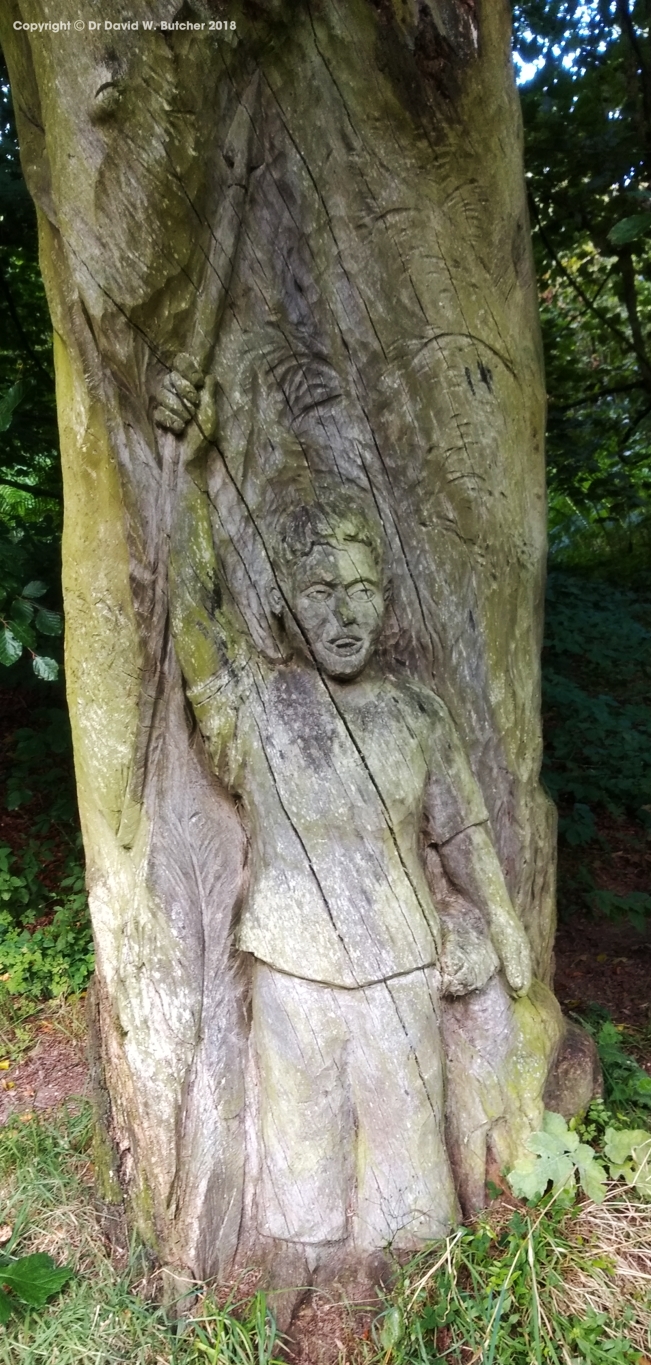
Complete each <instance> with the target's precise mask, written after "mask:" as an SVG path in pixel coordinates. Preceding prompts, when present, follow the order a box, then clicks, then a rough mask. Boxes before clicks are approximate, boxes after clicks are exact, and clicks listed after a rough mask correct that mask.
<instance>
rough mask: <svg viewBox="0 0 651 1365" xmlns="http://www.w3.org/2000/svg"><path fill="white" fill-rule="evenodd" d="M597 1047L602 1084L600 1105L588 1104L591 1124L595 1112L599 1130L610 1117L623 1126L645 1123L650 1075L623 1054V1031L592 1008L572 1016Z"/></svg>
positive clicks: (649, 1104)
mask: <svg viewBox="0 0 651 1365" xmlns="http://www.w3.org/2000/svg"><path fill="white" fill-rule="evenodd" d="M576 1017H577V1019H578V1022H579V1023H580V1024H581V1025H582V1027H583V1028H585V1029H587V1030H588V1032H589V1033H591V1034H592V1036H593V1038H594V1039H595V1042H596V1044H597V1049H598V1052H599V1061H600V1063H601V1070H602V1075H603V1081H604V1100H603V1105H602V1106H600V1107H599V1108H597V1107H596V1106H595V1105H594V1104H593V1105H591V1107H590V1110H589V1111H588V1115H589V1117H590V1116H591V1118H592V1121H593V1122H595V1121H596V1120H597V1119H598V1114H599V1111H600V1112H601V1116H602V1128H603V1127H606V1126H607V1125H608V1124H609V1123H611V1122H612V1120H613V1116H614V1117H615V1118H616V1119H617V1120H619V1121H620V1123H622V1122H623V1123H624V1124H626V1125H631V1124H634V1123H638V1124H639V1126H640V1127H641V1126H642V1125H643V1124H644V1123H648V1122H649V1115H650V1114H651V1076H649V1075H648V1074H647V1072H646V1071H644V1070H643V1068H642V1067H641V1066H640V1065H639V1064H638V1063H637V1062H636V1061H635V1058H634V1057H632V1056H631V1055H630V1053H629V1052H627V1051H626V1048H625V1046H624V1032H623V1029H621V1028H618V1027H617V1025H616V1024H613V1022H612V1019H610V1018H609V1017H608V1015H607V1012H606V1011H605V1010H601V1009H599V1008H597V1007H595V1006H593V1009H592V1010H591V1012H590V1014H589V1015H587V1016H586V1015H585V1014H584V1015H581V1016H578V1015H577V1016H576Z"/></svg>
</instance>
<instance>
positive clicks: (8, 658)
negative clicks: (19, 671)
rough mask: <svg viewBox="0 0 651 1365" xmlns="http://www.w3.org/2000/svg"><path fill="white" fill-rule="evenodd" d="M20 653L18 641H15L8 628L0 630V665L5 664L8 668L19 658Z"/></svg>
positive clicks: (21, 649) (20, 648)
mask: <svg viewBox="0 0 651 1365" xmlns="http://www.w3.org/2000/svg"><path fill="white" fill-rule="evenodd" d="M22 652H23V647H22V645H21V643H20V640H18V639H16V636H15V635H14V633H13V631H11V630H10V629H9V627H8V626H5V627H4V628H3V629H2V630H0V664H5V666H6V667H7V668H9V667H10V666H11V664H15V662H16V660H17V659H19V658H20V656H21V654H22Z"/></svg>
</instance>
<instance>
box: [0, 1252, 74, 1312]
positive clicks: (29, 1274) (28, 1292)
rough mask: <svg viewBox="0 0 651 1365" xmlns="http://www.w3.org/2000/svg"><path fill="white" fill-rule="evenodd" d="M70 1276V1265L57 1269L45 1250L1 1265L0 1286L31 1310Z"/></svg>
mask: <svg viewBox="0 0 651 1365" xmlns="http://www.w3.org/2000/svg"><path fill="white" fill-rule="evenodd" d="M71 1275H72V1270H71V1269H70V1268H69V1266H58V1265H57V1264H56V1262H55V1261H53V1260H52V1257H51V1256H48V1255H47V1252H44V1251H37V1252H34V1254H33V1255H32V1256H21V1257H20V1258H19V1259H18V1260H17V1261H13V1262H9V1263H8V1264H6V1265H2V1266H0V1283H1V1284H3V1285H4V1286H5V1288H7V1289H11V1290H12V1291H13V1293H14V1294H15V1295H16V1297H17V1298H19V1299H20V1300H21V1301H22V1302H23V1303H26V1304H29V1306H30V1307H31V1308H42V1307H43V1305H44V1304H46V1303H47V1301H48V1299H50V1298H51V1297H52V1295H53V1294H58V1292H59V1290H60V1289H62V1288H63V1286H64V1284H66V1283H67V1281H68V1280H69V1279H70V1277H71Z"/></svg>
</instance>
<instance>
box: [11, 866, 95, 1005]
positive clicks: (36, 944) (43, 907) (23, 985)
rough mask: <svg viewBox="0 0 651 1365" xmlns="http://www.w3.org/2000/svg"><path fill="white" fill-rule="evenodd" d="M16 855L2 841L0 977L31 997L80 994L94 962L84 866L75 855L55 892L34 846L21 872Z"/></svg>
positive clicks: (16, 992)
mask: <svg viewBox="0 0 651 1365" xmlns="http://www.w3.org/2000/svg"><path fill="white" fill-rule="evenodd" d="M37 847H38V846H37ZM17 861H18V860H17V859H15V858H14V857H13V856H12V853H11V849H10V848H9V846H8V845H7V844H0V981H2V982H3V984H4V989H5V991H7V992H8V993H9V994H11V995H22V996H27V997H29V998H31V999H47V998H49V997H50V996H57V995H62V994H67V993H69V992H72V993H73V994H78V992H79V991H81V990H83V989H84V988H85V987H86V985H87V984H88V980H89V977H90V975H91V972H92V971H93V966H94V954H93V940H92V933H91V928H90V921H89V918H88V906H87V899H86V892H85V888H84V874H83V870H82V868H81V867H80V866H79V864H78V863H75V861H74V859H71V860H70V861H69V864H68V872H67V875H66V876H64V877H62V879H61V881H60V885H59V889H58V891H57V893H56V894H55V893H54V892H48V891H47V890H45V889H44V888H43V886H42V884H41V883H40V882H39V880H38V876H37V871H38V863H37V862H36V860H35V858H34V854H33V852H32V857H31V859H30V858H29V857H26V856H24V857H23V860H22V864H21V866H20V871H19V872H18V874H17V873H16V864H17Z"/></svg>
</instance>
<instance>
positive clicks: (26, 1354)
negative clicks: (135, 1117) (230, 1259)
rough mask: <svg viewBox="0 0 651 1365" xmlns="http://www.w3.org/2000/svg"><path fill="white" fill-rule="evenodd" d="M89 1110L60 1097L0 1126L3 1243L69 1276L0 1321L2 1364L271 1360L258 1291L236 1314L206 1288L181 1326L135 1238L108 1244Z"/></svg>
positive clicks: (268, 1327) (269, 1329) (264, 1364)
mask: <svg viewBox="0 0 651 1365" xmlns="http://www.w3.org/2000/svg"><path fill="white" fill-rule="evenodd" d="M90 1138H91V1111H90V1106H89V1105H88V1104H87V1103H85V1102H82V1103H79V1104H74V1105H73V1104H67V1105H64V1106H62V1107H61V1108H60V1109H59V1110H57V1111H54V1112H53V1113H52V1114H50V1116H48V1117H47V1118H37V1117H34V1116H32V1117H31V1118H30V1120H29V1121H28V1122H23V1121H22V1120H21V1118H19V1117H14V1118H12V1119H11V1120H10V1121H9V1123H8V1124H6V1126H5V1127H4V1128H3V1129H2V1130H0V1198H1V1200H2V1210H1V1217H2V1222H3V1224H5V1225H7V1226H6V1227H5V1228H4V1229H3V1231H4V1232H5V1233H6V1231H7V1228H8V1227H9V1226H11V1227H12V1228H13V1233H12V1236H11V1240H10V1241H9V1242H8V1243H6V1245H5V1247H4V1249H5V1250H9V1251H10V1252H13V1253H14V1254H16V1255H26V1254H28V1253H30V1252H34V1251H46V1252H48V1253H49V1254H50V1255H51V1256H53V1257H54V1259H55V1260H56V1261H57V1263H59V1264H67V1265H71V1266H72V1267H73V1269H74V1272H75V1275H74V1278H73V1280H72V1281H71V1282H70V1284H69V1286H68V1287H67V1288H66V1289H65V1291H64V1292H63V1293H62V1294H61V1295H60V1296H59V1297H58V1298H56V1299H54V1300H52V1302H51V1303H50V1304H49V1305H48V1306H47V1308H46V1309H44V1310H39V1311H38V1312H35V1311H32V1312H28V1311H25V1312H24V1313H22V1314H21V1315H20V1316H16V1317H15V1318H14V1319H12V1321H11V1322H10V1324H9V1326H8V1327H7V1328H6V1329H4V1330H3V1329H0V1365H19V1362H20V1363H22V1362H24V1365H41V1362H43V1365H81V1362H86V1361H87V1362H89V1365H90V1363H91V1362H92V1365H114V1363H115V1365H117V1363H118V1362H120V1365H123V1363H125V1362H129V1365H190V1363H191V1362H192V1363H193V1365H194V1362H197V1363H198V1362H202V1365H206V1362H211V1361H215V1362H216V1361H220V1362H222V1361H223V1362H233V1365H268V1362H270V1360H271V1359H272V1356H273V1350H274V1347H275V1341H274V1332H273V1322H272V1319H271V1316H270V1315H269V1314H268V1312H267V1311H266V1304H265V1301H264V1297H263V1296H262V1295H254V1296H253V1297H252V1299H251V1300H250V1301H248V1302H247V1303H246V1304H245V1305H243V1312H241V1313H239V1312H238V1313H237V1314H236V1313H234V1312H233V1311H231V1310H233V1309H234V1308H236V1307H237V1308H239V1305H236V1302H235V1299H234V1298H232V1299H231V1300H230V1301H229V1302H228V1303H227V1304H226V1305H221V1306H220V1305H219V1304H217V1303H215V1302H213V1301H212V1300H211V1298H210V1297H209V1296H208V1295H205V1296H204V1297H203V1298H202V1299H201V1300H200V1301H199V1306H198V1308H197V1309H196V1316H195V1318H194V1320H193V1321H191V1322H190V1323H188V1324H186V1326H185V1330H182V1331H178V1329H177V1328H176V1326H175V1325H174V1324H173V1323H171V1322H170V1319H169V1317H168V1315H167V1314H166V1312H165V1310H164V1309H163V1308H162V1307H161V1306H160V1305H159V1303H158V1302H157V1299H158V1298H159V1296H160V1290H161V1283H160V1273H159V1271H158V1270H157V1268H156V1267H155V1266H153V1265H152V1264H151V1262H150V1260H149V1259H148V1257H147V1255H146V1253H144V1252H143V1250H142V1249H141V1248H139V1247H138V1246H137V1245H136V1244H135V1243H134V1244H132V1246H131V1247H130V1248H129V1249H122V1250H120V1249H119V1248H118V1250H117V1251H116V1250H115V1249H114V1250H113V1251H111V1248H110V1245H109V1243H108V1240H107V1238H106V1237H105V1235H104V1232H103V1229H102V1224H101V1220H100V1217H99V1216H98V1212H97V1210H96V1207H95V1203H94V1195H93V1170H92V1165H91V1162H90V1157H89V1147H90Z"/></svg>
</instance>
